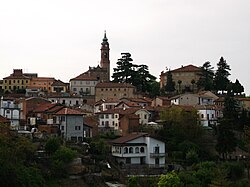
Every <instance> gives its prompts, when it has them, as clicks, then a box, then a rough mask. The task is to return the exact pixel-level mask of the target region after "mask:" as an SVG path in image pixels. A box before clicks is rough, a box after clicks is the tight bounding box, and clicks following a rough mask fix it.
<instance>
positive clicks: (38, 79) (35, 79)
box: [32, 77, 55, 81]
mask: <svg viewBox="0 0 250 187" xmlns="http://www.w3.org/2000/svg"><path fill="white" fill-rule="evenodd" d="M32 80H33V81H45V80H47V81H54V80H55V78H54V77H33V78H32Z"/></svg>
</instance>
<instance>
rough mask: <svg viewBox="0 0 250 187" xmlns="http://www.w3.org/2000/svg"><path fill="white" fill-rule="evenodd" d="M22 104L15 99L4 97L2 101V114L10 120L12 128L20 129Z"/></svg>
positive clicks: (0, 107) (0, 103)
mask: <svg viewBox="0 0 250 187" xmlns="http://www.w3.org/2000/svg"><path fill="white" fill-rule="evenodd" d="M20 111H21V108H20V106H19V105H18V104H17V103H16V102H15V99H11V98H3V97H1V101H0V115H1V116H4V117H6V118H8V119H9V120H10V125H11V128H12V129H14V130H18V128H19V125H20V123H19V122H20Z"/></svg>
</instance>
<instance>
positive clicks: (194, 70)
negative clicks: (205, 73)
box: [171, 64, 201, 73]
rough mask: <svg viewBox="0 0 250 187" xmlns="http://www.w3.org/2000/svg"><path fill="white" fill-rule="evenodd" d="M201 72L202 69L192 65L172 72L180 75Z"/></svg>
mask: <svg viewBox="0 0 250 187" xmlns="http://www.w3.org/2000/svg"><path fill="white" fill-rule="evenodd" d="M200 71H201V68H199V67H197V66H194V65H191V64H190V65H187V66H182V67H180V68H177V69H174V70H172V71H171V72H172V73H178V72H200Z"/></svg>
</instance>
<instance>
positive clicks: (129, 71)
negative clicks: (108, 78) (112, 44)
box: [112, 53, 136, 83]
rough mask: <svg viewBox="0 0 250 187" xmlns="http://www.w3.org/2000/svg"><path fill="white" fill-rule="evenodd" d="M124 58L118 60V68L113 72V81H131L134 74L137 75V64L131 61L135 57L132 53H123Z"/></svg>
mask: <svg viewBox="0 0 250 187" xmlns="http://www.w3.org/2000/svg"><path fill="white" fill-rule="evenodd" d="M121 55H122V58H120V59H118V61H117V63H116V64H117V68H114V73H113V76H112V78H113V82H119V83H124V82H125V83H131V79H132V77H133V75H135V70H134V69H135V68H136V67H135V65H134V64H132V63H131V62H132V61H133V59H132V58H131V54H130V53H121Z"/></svg>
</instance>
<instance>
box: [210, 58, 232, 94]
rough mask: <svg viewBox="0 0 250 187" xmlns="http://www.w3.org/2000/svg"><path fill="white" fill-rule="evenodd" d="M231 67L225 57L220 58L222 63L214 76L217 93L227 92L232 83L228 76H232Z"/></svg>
mask: <svg viewBox="0 0 250 187" xmlns="http://www.w3.org/2000/svg"><path fill="white" fill-rule="evenodd" d="M230 70H231V69H230V66H229V65H228V64H227V62H226V60H224V58H223V57H221V58H220V61H219V62H218V63H217V71H216V72H215V76H214V88H215V90H216V91H220V90H221V91H222V93H223V92H224V91H226V90H227V86H228V84H229V83H230V81H229V79H228V76H229V75H230V73H229V71H230Z"/></svg>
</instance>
